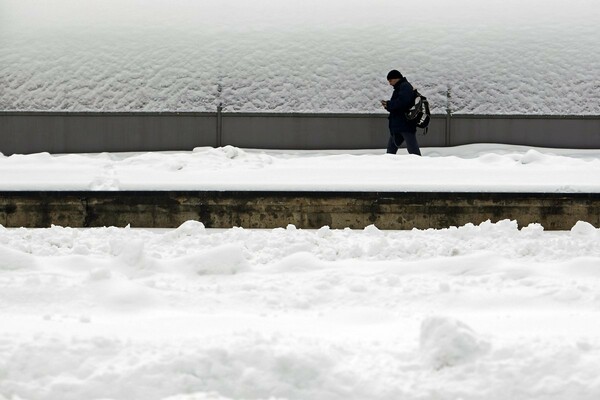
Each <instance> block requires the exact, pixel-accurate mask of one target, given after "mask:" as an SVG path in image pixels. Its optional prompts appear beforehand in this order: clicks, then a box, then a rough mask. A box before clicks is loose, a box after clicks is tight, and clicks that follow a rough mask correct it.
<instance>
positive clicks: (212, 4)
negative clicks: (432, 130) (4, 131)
mask: <svg viewBox="0 0 600 400" xmlns="http://www.w3.org/2000/svg"><path fill="white" fill-rule="evenodd" d="M598 21H600V2H598V1H597V0H485V1H481V0H429V1H427V2H425V3H423V2H419V1H414V0H285V1H281V0H250V1H249V0H202V1H196V0H178V1H167V0H144V1H142V0H86V1H79V0H54V1H40V0H0V110H70V111H81V110H93V111H109V110H112V111H127V110H158V111H163V110H171V111H175V110H178V111H188V110H193V111H215V109H216V106H217V104H218V103H221V102H222V103H223V104H224V105H225V110H227V111H279V112H288V111H297V112H360V113H369V112H383V111H382V110H381V109H380V107H379V100H380V99H382V98H386V97H388V96H389V95H390V90H389V86H388V85H387V82H386V81H385V75H386V73H387V72H388V71H389V70H390V69H392V68H397V69H399V70H401V71H402V72H403V73H404V74H405V75H406V76H407V77H408V78H409V80H410V81H411V82H413V83H414V85H415V86H416V87H418V88H420V89H421V90H422V92H423V93H424V94H425V95H427V96H428V97H429V99H430V100H431V101H432V105H433V110H434V112H436V113H444V110H445V108H446V91H447V89H448V88H450V89H451V90H452V103H451V107H452V109H453V110H454V111H455V112H459V113H492V114H498V113H518V114H528V113H535V114H600V87H599V86H598V85H599V83H598V76H600V52H599V51H598V43H600V29H598Z"/></svg>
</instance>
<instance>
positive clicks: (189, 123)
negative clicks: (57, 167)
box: [0, 112, 600, 155]
mask: <svg viewBox="0 0 600 400" xmlns="http://www.w3.org/2000/svg"><path fill="white" fill-rule="evenodd" d="M387 138H388V129H387V118H386V115H385V114H271V113H221V112H217V113H192V112H189V113H55V112H43V113H38V112H0V152H2V153H3V154H5V155H10V154H14V153H20V154H28V153H36V152H43V151H45V152H50V153H88V152H103V151H111V152H117V151H158V150H191V149H193V148H194V147H198V146H214V147H218V146H224V145H232V146H237V147H246V148H265V149H377V148H381V149H383V148H385V146H386V143H387ZM418 139H419V142H420V144H421V146H422V147H431V146H436V147H443V146H454V145H461V144H469V143H486V142H487V143H507V144H520V145H527V146H538V147H557V148H582V149H590V148H600V116H519V115H456V114H455V115H452V116H451V117H449V116H446V115H435V116H433V118H432V122H431V126H430V129H429V134H428V135H427V136H423V135H419V137H418Z"/></svg>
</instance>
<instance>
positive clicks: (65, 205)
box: [0, 191, 600, 230]
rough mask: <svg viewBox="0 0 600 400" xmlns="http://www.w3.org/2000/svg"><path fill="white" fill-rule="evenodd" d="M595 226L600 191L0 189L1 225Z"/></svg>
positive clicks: (599, 215)
mask: <svg viewBox="0 0 600 400" xmlns="http://www.w3.org/2000/svg"><path fill="white" fill-rule="evenodd" d="M488 219H489V220H491V221H492V222H496V221H499V220H503V219H511V220H517V221H518V223H519V224H520V225H521V226H526V225H528V224H530V223H540V224H542V225H543V226H544V227H545V228H546V229H548V230H568V229H571V227H573V225H575V223H577V221H579V220H582V221H587V222H589V223H591V224H593V225H595V226H600V194H557V193H533V194H527V193H377V192H372V193H353V192H352V193H342V192H329V193H319V192H156V191H153V192H0V224H1V225H3V226H5V227H21V226H23V227H49V226H50V225H52V224H54V225H61V226H70V227H98V226H125V225H127V224H131V226H132V227H149V228H173V227H177V226H179V225H180V224H182V223H183V222H185V221H187V220H198V221H201V222H203V223H204V224H205V225H206V226H207V227H209V228H231V227H233V226H241V227H244V228H275V227H285V226H287V225H288V224H294V225H296V226H297V227H299V228H320V227H322V226H324V225H328V226H330V227H331V228H345V227H350V228H354V229H361V228H364V227H365V226H368V225H370V224H375V226H377V227H379V228H380V229H412V228H420V229H426V228H447V227H449V226H462V225H464V224H467V223H469V222H471V223H474V224H479V223H481V222H484V221H486V220H488Z"/></svg>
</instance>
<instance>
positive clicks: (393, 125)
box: [386, 77, 417, 133]
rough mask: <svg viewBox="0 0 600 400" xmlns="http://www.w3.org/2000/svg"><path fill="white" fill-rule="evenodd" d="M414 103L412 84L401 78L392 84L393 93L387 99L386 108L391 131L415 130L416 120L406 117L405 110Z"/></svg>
mask: <svg viewBox="0 0 600 400" xmlns="http://www.w3.org/2000/svg"><path fill="white" fill-rule="evenodd" d="M414 104H415V93H414V89H413V86H412V85H411V84H410V83H409V82H408V81H407V80H406V78H404V77H403V78H402V79H401V80H400V81H399V82H398V83H396V84H395V85H394V93H393V94H392V98H391V99H390V100H389V101H388V103H387V107H386V110H388V111H389V112H390V115H389V116H388V119H389V120H390V131H391V132H412V133H414V132H416V131H417V121H415V120H413V121H409V120H408V119H406V112H407V111H408V110H409V109H410V108H411V107H412V106H413V105H414Z"/></svg>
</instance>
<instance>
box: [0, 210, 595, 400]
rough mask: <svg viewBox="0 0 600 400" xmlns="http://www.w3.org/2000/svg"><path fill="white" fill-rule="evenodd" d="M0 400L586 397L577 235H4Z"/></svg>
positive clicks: (190, 225) (195, 230)
mask: <svg viewBox="0 0 600 400" xmlns="http://www.w3.org/2000/svg"><path fill="white" fill-rule="evenodd" d="M0 265H1V266H2V267H1V268H0V314H1V315H2V320H1V323H0V399H1V400H15V399H27V400H42V399H43V400H79V399H111V400H125V399H126V400H138V399H140V400H141V399H143V400H238V399H262V400H285V399H287V400H292V399H324V400H338V399H340V400H341V399H344V400H354V399H357V400H358V399H361V400H362V399H382V400H383V399H391V398H394V399H396V398H402V399H409V400H410V399H415V400H416V399H423V398H438V397H439V398H441V397H443V398H465V399H467V398H468V399H476V398H485V399H490V400H505V399H506V398H519V399H521V398H523V399H525V398H527V399H529V398H556V399H566V398H568V399H590V400H591V399H595V398H598V397H599V396H600V382H599V381H598V372H597V371H598V370H599V369H600V361H599V360H600V339H599V338H600V323H599V322H598V321H600V318H598V313H599V311H598V310H599V308H598V305H599V304H600V296H598V293H599V291H600V269H599V268H598V265H600V241H599V240H598V235H597V230H596V229H595V228H594V227H592V226H591V225H589V224H587V223H585V222H583V221H582V222H579V223H577V224H576V225H575V226H574V227H573V229H572V230H571V231H566V232H546V231H544V229H543V227H542V226H541V225H539V224H532V225H530V226H528V227H526V228H523V229H519V228H518V225H517V223H516V222H515V221H501V222H499V223H495V224H494V223H491V222H486V223H483V224H480V225H473V224H468V225H465V226H461V227H454V228H450V229H442V230H433V229H429V230H412V231H383V230H379V229H377V227H376V226H369V227H367V228H365V229H362V230H350V229H343V230H337V229H331V228H328V227H322V228H320V229H318V230H303V229H298V228H296V227H294V226H293V225H290V226H288V227H286V228H279V229H273V230H248V229H241V228H235V229H226V230H212V229H206V228H205V227H204V225H203V224H202V223H201V222H196V221H188V222H186V223H184V224H182V225H181V226H180V227H179V228H177V229H166V230H165V229H158V230H145V229H132V228H129V227H126V228H116V227H108V228H95V229H73V228H64V227H59V226H53V227H51V228H48V229H23V228H19V229H7V228H3V227H1V226H0Z"/></svg>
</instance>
